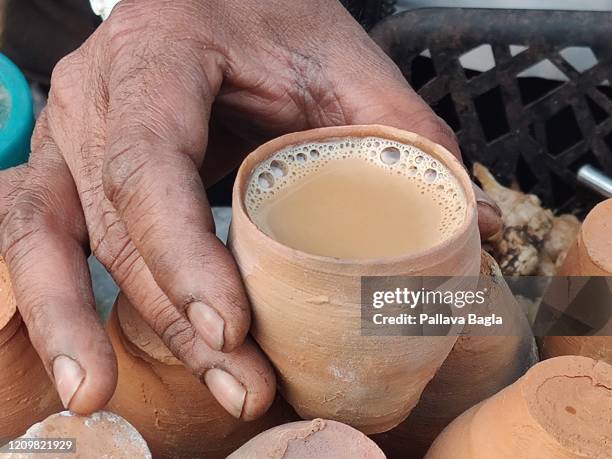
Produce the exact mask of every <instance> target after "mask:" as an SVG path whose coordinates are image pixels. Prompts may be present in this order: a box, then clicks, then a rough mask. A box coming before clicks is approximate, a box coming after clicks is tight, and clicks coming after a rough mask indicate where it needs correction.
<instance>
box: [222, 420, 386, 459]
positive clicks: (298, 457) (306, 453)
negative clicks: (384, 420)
mask: <svg viewBox="0 0 612 459" xmlns="http://www.w3.org/2000/svg"><path fill="white" fill-rule="evenodd" d="M384 457H385V455H384V454H383V452H382V451H381V450H380V448H378V446H376V443H374V442H373V441H372V440H370V439H369V438H368V437H366V436H365V435H364V434H362V433H361V432H359V431H358V430H356V429H353V428H352V427H349V426H347V425H346V424H342V423H340V422H336V421H328V420H324V419H314V420H312V421H301V422H292V423H290V424H285V425H282V426H278V427H274V428H273V429H270V430H267V431H265V432H264V433H261V434H259V435H258V436H257V437H255V438H253V439H252V440H251V441H249V442H248V443H247V444H245V445H244V446H242V447H241V448H240V449H239V450H237V451H236V452H234V453H233V454H230V455H229V457H228V459H261V458H267V459H309V458H313V459H314V458H317V459H355V458H359V459H384Z"/></svg>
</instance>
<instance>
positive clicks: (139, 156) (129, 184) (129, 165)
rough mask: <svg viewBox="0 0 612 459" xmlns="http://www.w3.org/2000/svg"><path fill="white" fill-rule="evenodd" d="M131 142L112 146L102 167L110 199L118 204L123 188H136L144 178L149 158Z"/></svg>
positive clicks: (103, 180) (105, 191)
mask: <svg viewBox="0 0 612 459" xmlns="http://www.w3.org/2000/svg"><path fill="white" fill-rule="evenodd" d="M138 150H139V149H137V148H133V146H132V145H130V144H129V143H128V144H126V145H121V144H119V143H115V144H114V145H112V146H111V148H110V151H109V154H108V155H107V157H106V159H105V161H104V165H103V168H102V186H103V189H104V193H105V195H106V197H107V198H108V200H109V201H110V202H112V203H113V204H117V203H118V202H119V200H120V199H121V194H122V193H121V192H122V190H127V189H134V188H135V187H137V186H138V184H140V183H142V181H143V180H144V174H145V169H146V166H147V162H148V158H146V155H145V154H143V153H141V152H139V151H138Z"/></svg>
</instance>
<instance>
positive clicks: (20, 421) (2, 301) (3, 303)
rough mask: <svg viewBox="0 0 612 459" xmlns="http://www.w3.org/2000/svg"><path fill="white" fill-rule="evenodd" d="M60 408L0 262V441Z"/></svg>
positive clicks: (13, 436)
mask: <svg viewBox="0 0 612 459" xmlns="http://www.w3.org/2000/svg"><path fill="white" fill-rule="evenodd" d="M61 406H62V405H61V403H60V400H59V398H58V396H57V393H56V391H55V388H54V387H53V384H52V383H51V381H50V380H49V377H48V375H47V372H46V371H45V368H44V366H43V364H42V362H41V360H40V358H39V357H38V354H37V353H36V351H35V350H34V348H33V347H32V343H30V339H29V337H28V332H27V330H26V328H25V325H24V324H23V323H22V321H21V316H20V315H19V314H18V313H17V312H16V304H15V298H14V297H13V292H12V289H11V284H10V280H9V277H8V272H7V270H6V266H5V265H4V262H3V261H2V258H0V439H2V438H15V437H17V436H19V435H22V434H23V433H24V432H25V430H26V429H27V428H28V427H29V426H30V425H32V424H33V423H35V422H38V421H41V420H43V419H44V418H46V417H47V416H49V415H50V414H52V413H55V412H57V411H59V410H60V409H61Z"/></svg>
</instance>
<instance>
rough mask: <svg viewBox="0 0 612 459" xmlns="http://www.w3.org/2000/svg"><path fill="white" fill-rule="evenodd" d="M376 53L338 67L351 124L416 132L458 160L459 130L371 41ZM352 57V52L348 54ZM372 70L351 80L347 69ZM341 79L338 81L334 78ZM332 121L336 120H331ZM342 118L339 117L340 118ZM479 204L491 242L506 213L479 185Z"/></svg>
mask: <svg viewBox="0 0 612 459" xmlns="http://www.w3.org/2000/svg"><path fill="white" fill-rule="evenodd" d="M370 46H371V47H372V48H373V49H372V50H371V51H372V52H371V53H363V52H362V53H359V55H358V56H356V55H355V53H353V55H352V56H350V55H349V57H348V59H349V60H352V61H353V62H355V61H356V62H361V65H357V66H355V64H354V63H353V65H352V66H351V67H348V66H347V65H343V64H342V63H340V66H339V67H336V66H335V65H334V64H332V66H331V67H332V68H333V69H334V70H335V71H334V70H332V73H331V79H332V80H335V81H343V82H344V84H343V85H340V86H336V88H337V94H336V100H338V102H339V104H340V107H334V108H335V109H336V110H338V108H340V111H341V113H342V114H343V115H344V117H343V118H344V119H343V122H344V123H345V124H384V125H387V126H392V127H396V128H399V129H404V130H406V131H412V132H415V133H417V134H419V135H422V136H423V137H426V138H427V139H429V140H431V141H433V142H435V143H437V144H439V145H442V146H443V147H445V148H446V149H447V150H448V151H450V152H451V153H452V154H453V155H455V156H456V157H457V158H458V159H461V150H460V148H459V143H458V142H457V137H456V136H455V133H454V132H453V130H452V129H451V128H450V127H449V126H448V125H447V124H446V122H444V120H443V119H441V118H440V117H439V116H438V115H436V113H435V112H434V111H433V110H432V109H431V108H430V107H429V106H428V105H427V103H425V101H424V100H423V99H422V98H421V97H420V96H419V95H418V94H417V93H416V92H415V91H414V90H413V89H412V88H411V87H410V85H409V84H408V82H407V81H406V80H405V79H404V77H403V75H402V73H401V72H400V70H399V69H398V68H397V67H396V66H395V64H394V63H393V62H392V61H391V60H390V59H389V58H388V57H387V56H385V55H384V53H382V51H381V50H380V49H379V48H378V47H377V46H376V45H375V44H374V42H371V41H370ZM345 55H347V54H345ZM359 67H361V68H368V69H373V72H363V71H360V72H355V73H354V74H352V75H351V76H350V78H347V77H346V75H345V74H343V73H338V72H344V73H345V72H346V68H359ZM334 75H336V76H337V78H336V77H335V76H334ZM328 119H334V118H333V117H331V116H330V117H328ZM336 119H337V117H336ZM475 192H476V201H477V204H478V226H479V228H480V234H481V238H482V239H483V240H486V239H488V238H490V237H491V236H493V235H494V234H496V233H498V232H499V231H501V229H502V226H503V223H502V219H501V211H500V209H499V207H498V206H497V205H496V204H495V202H494V201H493V200H492V199H491V198H490V197H489V196H487V195H486V193H484V192H483V191H482V190H480V189H478V188H477V187H475Z"/></svg>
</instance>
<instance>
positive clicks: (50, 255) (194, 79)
mask: <svg viewBox="0 0 612 459" xmlns="http://www.w3.org/2000/svg"><path fill="white" fill-rule="evenodd" d="M371 123H377V124H387V125H391V126H396V127H399V128H403V129H407V130H411V131H414V132H417V133H420V134H422V135H424V136H426V137H428V138H430V139H431V140H433V141H435V142H437V143H440V144H442V145H444V146H446V147H447V148H448V149H449V150H450V151H452V152H453V153H454V154H456V155H459V148H458V146H457V143H456V141H455V138H454V136H453V133H452V131H451V130H450V129H449V128H448V127H447V126H446V124H444V123H443V122H442V121H441V120H440V119H439V118H438V117H437V116H435V115H434V113H433V112H432V111H431V110H430V109H429V107H427V105H425V103H424V102H423V101H422V100H421V99H420V98H419V97H418V96H417V95H416V94H415V93H414V92H413V91H412V89H411V88H410V87H409V86H408V85H407V84H406V82H405V81H404V79H403V77H402V75H401V73H400V72H399V70H398V69H397V68H396V67H395V66H394V65H393V64H392V62H390V61H389V59H388V58H387V57H386V56H385V55H384V54H383V53H382V51H381V50H380V49H379V48H377V47H376V45H375V44H374V43H373V42H372V41H371V40H370V39H369V38H368V36H367V35H366V33H365V32H364V31H363V30H361V28H360V27H359V25H358V24H357V23H356V22H355V21H354V20H353V19H352V18H351V17H350V16H349V14H348V13H347V12H346V11H345V10H344V9H343V7H342V6H341V4H340V3H339V2H338V1H337V0H315V1H311V2H304V1H302V0H290V1H287V0H285V1H280V0H278V1H276V0H274V1H266V2H261V1H257V0H216V1H215V0H148V1H143V0H141V1H138V0H124V1H123V2H121V3H120V4H119V5H118V6H117V7H116V8H115V11H114V12H113V14H112V15H111V17H110V18H109V20H108V21H106V22H105V23H103V24H102V25H101V26H100V27H99V28H98V30H97V31H96V32H95V33H94V34H93V35H92V36H91V37H90V39H89V40H88V41H87V42H86V43H85V44H84V45H83V46H82V47H81V48H80V49H78V50H77V51H75V52H74V53H72V54H70V55H69V56H67V57H66V58H64V59H63V60H62V61H61V62H60V63H59V64H58V65H57V67H56V69H55V71H54V73H53V78H52V88H51V93H50V96H49V103H48V106H47V108H46V109H45V111H44V113H43V115H42V116H41V118H40V119H39V121H38V124H37V127H36V131H35V135H34V139H33V143H32V156H31V159H30V162H29V164H28V165H27V166H24V167H21V168H17V169H13V170H10V171H6V172H4V173H2V175H0V221H2V220H3V221H2V226H1V228H0V230H1V249H2V254H3V256H4V258H5V260H6V262H7V264H8V266H9V270H10V272H11V278H12V282H13V285H14V289H15V295H16V298H17V301H18V304H19V309H20V311H21V314H22V316H23V319H24V321H25V323H26V324H27V326H28V330H29V332H30V336H31V339H32V342H33V344H34V346H35V348H36V349H37V351H38V352H39V354H40V356H41V358H42V360H43V362H44V364H45V366H46V368H47V370H48V372H49V374H50V375H51V377H52V378H53V379H54V381H55V384H56V386H57V388H58V391H59V394H60V396H61V398H62V400H63V402H64V404H65V405H66V406H67V407H69V408H70V409H71V410H73V411H75V412H78V413H84V414H85V413H89V412H92V411H94V410H97V409H100V408H101V407H103V406H104V405H105V404H106V402H107V401H108V399H109V398H110V397H111V395H112V393H113V391H114V388H115V385H116V378H117V370H116V361H115V357H114V354H113V351H112V348H111V345H110V343H109V341H108V338H107V337H106V335H105V333H104V330H103V328H102V325H101V324H100V322H99V320H98V319H97V317H96V314H95V310H94V300H93V294H92V290H91V281H90V278H89V272H88V269H87V263H86V254H87V252H88V248H90V249H91V251H93V253H94V254H95V255H96V256H97V257H98V259H99V260H100V261H101V262H102V263H103V264H104V266H105V267H106V268H107V269H108V270H109V272H110V273H111V274H112V276H113V278H114V279H115V281H116V282H117V284H118V285H119V286H120V288H121V290H122V291H123V292H124V293H125V294H126V296H127V297H128V299H129V300H130V301H131V302H132V304H134V306H135V307H136V308H137V309H138V311H139V312H140V314H141V315H142V317H143V318H144V319H145V320H146V321H147V323H148V324H149V325H150V326H151V327H152V328H153V329H154V330H155V331H156V332H157V333H158V334H159V336H160V337H161V338H162V339H163V340H164V342H165V343H166V344H167V345H168V347H169V348H170V350H171V351H172V352H173V353H174V354H175V355H176V356H177V357H178V358H180V359H181V360H182V361H183V362H184V363H185V365H186V366H187V367H188V368H189V369H190V370H191V371H192V372H193V373H194V374H195V375H196V376H198V377H200V378H201V379H202V380H203V381H204V382H205V383H206V384H207V386H208V387H209V389H210V390H211V392H212V393H213V395H214V396H215V397H216V398H217V400H219V401H220V403H221V404H222V405H223V406H224V407H225V408H226V409H227V410H228V411H229V412H230V413H232V414H233V415H234V416H236V417H241V418H242V419H245V420H248V419H253V418H255V417H257V416H259V415H261V414H262V413H263V412H265V410H266V409H267V408H268V406H269V405H270V403H271V402H272V399H273V397H274V390H275V382H274V373H273V371H272V369H271V367H270V365H269V364H268V363H267V361H266V359H265V357H264V356H263V355H262V354H261V353H260V351H259V350H258V349H257V348H256V346H255V345H254V344H253V343H252V342H250V341H249V340H247V341H246V342H244V340H245V337H246V335H247V332H248V329H249V325H250V313H249V305H248V301H247V298H246V295H245V292H244V288H243V286H242V283H241V280H240V277H239V274H238V271H237V268H236V266H235V263H234V261H233V259H232V257H231V255H230V254H229V253H228V251H227V250H226V248H225V247H224V245H223V244H222V243H221V242H220V241H219V239H217V238H216V237H215V233H214V222H213V219H212V215H211V211H210V208H209V205H208V202H207V199H206V194H205V184H210V183H212V182H213V181H214V180H216V179H218V178H219V177H221V176H222V175H224V174H225V173H226V172H228V171H229V170H231V169H232V168H233V167H235V165H236V164H238V163H239V161H240V160H241V159H242V158H243V157H244V156H245V155H246V154H247V153H248V152H249V151H250V150H251V149H252V148H253V147H254V146H255V145H257V144H260V143H261V142H263V141H265V140H267V139H269V138H272V137H275V136H277V135H280V134H283V133H287V132H290V131H299V130H304V129H308V128H315V127H321V126H330V125H344V124H371ZM482 210H483V211H482V212H481V213H480V223H481V230H482V231H483V233H491V232H495V231H496V230H497V229H498V228H499V218H498V217H497V216H496V215H495V212H494V211H493V210H492V209H491V208H490V207H487V206H486V205H485V206H484V207H482ZM211 369H215V371H210V370H211Z"/></svg>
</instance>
